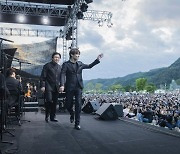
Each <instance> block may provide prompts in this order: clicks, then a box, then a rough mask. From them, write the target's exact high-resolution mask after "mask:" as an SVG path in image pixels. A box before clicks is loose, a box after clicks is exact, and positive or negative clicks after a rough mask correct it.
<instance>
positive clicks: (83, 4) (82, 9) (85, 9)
mask: <svg viewBox="0 0 180 154" xmlns="http://www.w3.org/2000/svg"><path fill="white" fill-rule="evenodd" d="M87 8H88V5H87V4H86V3H82V5H81V11H82V12H86V11H87Z"/></svg>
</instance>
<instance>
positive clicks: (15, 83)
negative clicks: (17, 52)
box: [6, 68, 22, 114]
mask: <svg viewBox="0 0 180 154" xmlns="http://www.w3.org/2000/svg"><path fill="white" fill-rule="evenodd" d="M6 75H7V77H6V86H7V88H8V90H9V97H8V106H9V107H12V106H15V112H16V113H17V114H18V113H19V107H20V100H19V98H20V95H21V92H22V85H21V82H20V81H19V80H17V79H16V70H15V69H14V68H9V69H8V70H7V72H6Z"/></svg>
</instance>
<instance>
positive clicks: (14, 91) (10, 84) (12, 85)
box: [6, 77, 22, 96]
mask: <svg viewBox="0 0 180 154" xmlns="http://www.w3.org/2000/svg"><path fill="white" fill-rule="evenodd" d="M6 86H7V88H8V90H9V92H10V95H16V96H19V95H20V93H21V90H22V86H21V83H20V81H19V80H17V79H15V78H13V77H7V78H6Z"/></svg>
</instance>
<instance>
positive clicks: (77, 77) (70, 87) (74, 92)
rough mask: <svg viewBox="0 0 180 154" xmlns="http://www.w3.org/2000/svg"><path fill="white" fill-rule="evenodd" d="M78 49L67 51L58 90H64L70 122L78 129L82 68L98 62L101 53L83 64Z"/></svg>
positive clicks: (101, 55)
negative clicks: (67, 58) (92, 60)
mask: <svg viewBox="0 0 180 154" xmlns="http://www.w3.org/2000/svg"><path fill="white" fill-rule="evenodd" d="M79 56H80V51H79V50H78V49H76V48H75V49H71V50H70V52H69V58H70V59H69V60H68V61H67V62H64V63H63V65H62V70H61V84H60V85H61V86H60V92H63V91H64V89H65V91H66V108H67V110H68V111H69V113H70V122H71V123H73V122H74V118H75V126H74V128H75V129H77V130H80V129H81V127H80V113H81V106H82V105H81V99H82V90H83V79H82V70H83V69H90V68H92V67H93V66H95V65H97V64H98V63H100V59H101V58H102V57H103V54H100V55H99V56H98V57H97V59H96V60H95V61H94V62H92V63H91V64H84V63H82V62H81V61H78V60H79ZM73 98H75V111H73Z"/></svg>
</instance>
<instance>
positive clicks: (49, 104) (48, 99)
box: [45, 91, 59, 119]
mask: <svg viewBox="0 0 180 154" xmlns="http://www.w3.org/2000/svg"><path fill="white" fill-rule="evenodd" d="M58 96H59V92H58V91H46V92H45V113H46V117H48V116H49V114H50V119H54V118H55V116H56V105H57V102H58Z"/></svg>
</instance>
